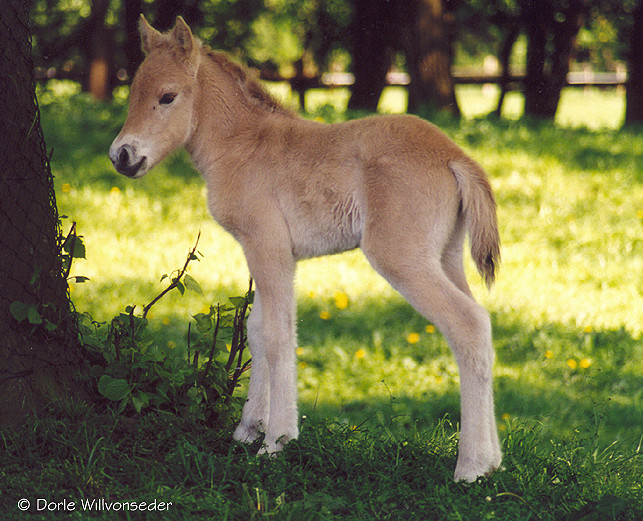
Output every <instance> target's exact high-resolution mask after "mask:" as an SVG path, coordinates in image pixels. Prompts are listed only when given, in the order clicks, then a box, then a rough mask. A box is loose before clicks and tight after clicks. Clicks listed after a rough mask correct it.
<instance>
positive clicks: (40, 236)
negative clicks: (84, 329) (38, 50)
mask: <svg viewBox="0 0 643 521" xmlns="http://www.w3.org/2000/svg"><path fill="white" fill-rule="evenodd" d="M28 21H29V10H28V6H27V5H25V3H24V2H23V0H9V1H8V2H7V3H6V5H3V8H2V9H0V26H2V27H3V28H6V33H5V35H4V36H3V45H2V49H0V90H1V92H2V94H3V95H2V98H0V133H1V135H2V136H3V144H2V147H0V182H1V185H2V190H0V280H1V281H2V283H0V425H7V424H13V423H17V422H20V421H21V420H22V419H24V417H25V416H26V414H28V413H29V412H31V411H34V410H35V411H37V410H39V409H40V408H41V407H43V406H44V405H45V404H47V403H49V402H51V401H52V400H55V399H58V398H62V397H64V396H68V395H69V393H70V390H71V389H72V388H73V383H72V375H73V374H74V373H75V372H76V371H77V369H78V367H79V366H80V364H81V362H82V360H81V357H80V353H79V342H78V334H77V331H76V327H75V321H74V320H73V318H72V315H71V312H70V303H69V299H68V293H67V281H66V280H65V277H64V275H63V267H62V260H61V257H60V255H59V251H60V244H59V222H58V215H57V211H56V205H55V195H54V190H53V178H52V176H51V171H50V169H49V160H48V157H47V154H46V150H45V145H44V139H43V136H42V129H41V126H40V115H39V111H38V106H37V102H36V97H35V81H34V69H33V63H32V61H31V44H30V35H29V28H28ZM21 313H22V314H24V313H27V314H28V317H27V318H25V317H23V321H22V323H19V322H18V320H17V319H16V315H20V314H21Z"/></svg>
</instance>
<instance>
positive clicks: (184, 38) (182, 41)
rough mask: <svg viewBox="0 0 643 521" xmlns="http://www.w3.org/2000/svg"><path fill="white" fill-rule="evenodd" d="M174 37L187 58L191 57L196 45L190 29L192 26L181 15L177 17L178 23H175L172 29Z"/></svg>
mask: <svg viewBox="0 0 643 521" xmlns="http://www.w3.org/2000/svg"><path fill="white" fill-rule="evenodd" d="M172 37H173V38H174V39H175V40H176V42H177V43H178V44H179V47H180V48H181V50H182V51H183V53H184V54H185V56H186V58H190V57H191V56H192V52H193V51H194V49H195V47H196V46H195V43H194V37H193V36H192V31H190V27H189V26H188V24H186V23H185V20H184V19H183V18H182V17H181V16H179V17H177V19H176V24H175V25H174V29H172Z"/></svg>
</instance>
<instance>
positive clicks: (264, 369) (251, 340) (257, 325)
mask: <svg viewBox="0 0 643 521" xmlns="http://www.w3.org/2000/svg"><path fill="white" fill-rule="evenodd" d="M261 322H262V321H261V297H260V295H259V292H258V291H257V290H255V298H254V302H253V304H252V311H251V312H250V316H249V317H248V323H247V324H248V344H249V347H250V355H251V356H252V369H251V372H250V384H249V386H248V398H247V400H246V403H245V405H244V406H243V413H242V414H241V421H240V422H239V425H238V427H237V428H236V430H235V431H234V435H233V437H234V439H235V440H237V441H242V442H244V443H251V442H253V441H254V440H256V439H257V438H258V437H259V435H260V434H261V433H262V432H264V431H265V430H266V427H267V426H268V420H269V417H270V373H269V371H268V362H267V361H266V354H265V351H264V346H263V341H262V334H261Z"/></svg>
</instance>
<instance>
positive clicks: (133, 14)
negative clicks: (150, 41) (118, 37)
mask: <svg viewBox="0 0 643 521" xmlns="http://www.w3.org/2000/svg"><path fill="white" fill-rule="evenodd" d="M142 8H143V0H127V1H126V2H125V9H124V10H123V12H124V16H125V49H124V50H125V59H126V60H127V75H128V76H129V78H130V81H131V80H132V78H133V77H134V73H135V72H136V69H138V66H139V65H140V64H141V62H142V61H143V51H142V50H141V39H140V37H139V34H138V18H139V15H140V14H141V12H142Z"/></svg>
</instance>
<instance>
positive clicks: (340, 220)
mask: <svg viewBox="0 0 643 521" xmlns="http://www.w3.org/2000/svg"><path fill="white" fill-rule="evenodd" d="M359 203H360V202H359V201H358V200H357V199H356V198H355V197H353V196H352V195H351V194H345V195H344V196H343V197H340V198H338V199H336V200H335V201H333V203H332V204H323V205H319V204H314V202H310V201H300V202H299V203H298V204H297V205H295V207H294V208H292V209H291V211H290V212H287V215H286V220H287V222H288V228H289V231H290V237H291V241H292V252H293V255H294V257H295V258H297V259H305V258H310V257H319V256H322V255H329V254H332V253H339V252H342V251H346V250H352V249H354V248H357V247H358V246H359V245H360V242H361V240H362V220H363V219H362V218H363V216H362V208H361V205H360V204H359Z"/></svg>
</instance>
